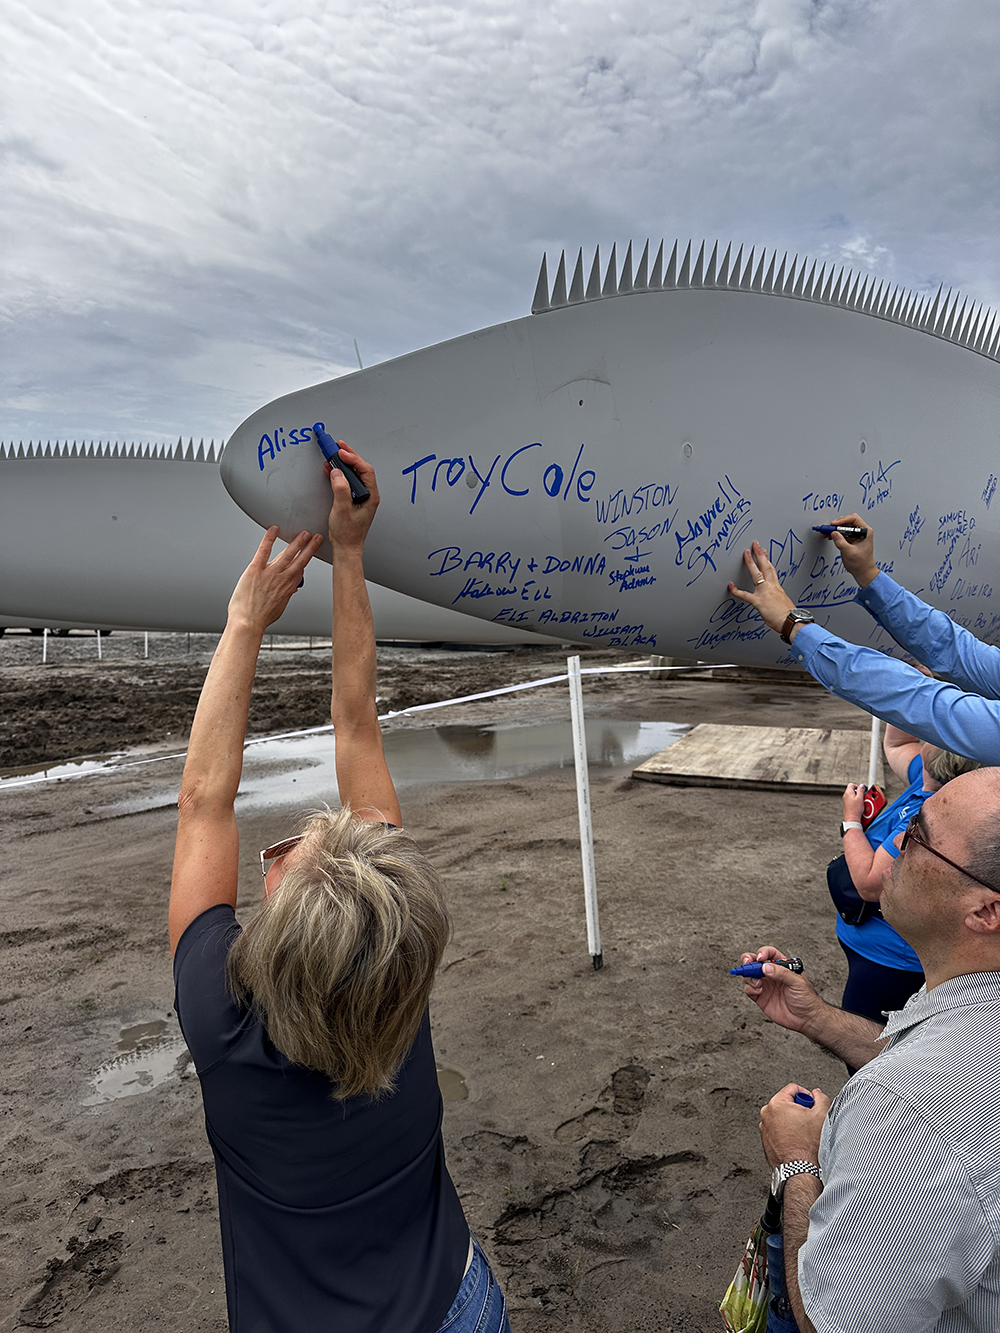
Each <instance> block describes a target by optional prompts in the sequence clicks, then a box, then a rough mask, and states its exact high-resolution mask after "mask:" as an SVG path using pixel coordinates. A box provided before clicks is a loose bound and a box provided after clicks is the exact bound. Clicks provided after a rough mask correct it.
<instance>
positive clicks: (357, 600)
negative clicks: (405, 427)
mask: <svg viewBox="0 0 1000 1333" xmlns="http://www.w3.org/2000/svg"><path fill="white" fill-rule="evenodd" d="M340 452H341V455H342V456H343V459H344V462H345V463H348V464H349V465H350V466H351V467H352V468H353V469H354V471H355V472H356V473H357V474H358V476H359V477H360V478H361V480H362V481H363V482H364V484H365V485H366V486H367V487H368V490H369V492H370V498H369V499H368V500H366V501H365V502H364V503H363V504H354V503H353V502H352V499H351V488H350V486H349V485H348V484H347V479H346V477H345V476H344V474H343V473H342V472H341V471H340V470H339V469H338V468H331V467H330V465H329V464H327V473H328V475H329V477H330V486H331V488H332V490H333V507H332V509H331V510H330V545H331V546H332V547H333V688H332V692H331V698H330V717H331V719H332V720H333V727H334V733H335V736H336V746H337V750H336V758H337V786H338V788H339V790H340V800H341V803H342V804H345V805H346V804H348V803H349V804H350V806H351V809H352V810H353V811H354V812H355V814H357V815H360V816H361V817H362V818H364V819H371V820H381V821H384V822H385V823H386V824H397V825H398V824H399V823H400V822H401V816H400V810H399V799H398V797H397V796H396V788H395V787H394V786H393V781H392V777H391V776H390V774H389V767H388V765H387V764H386V762H385V752H384V750H383V748H382V729H381V727H380V726H379V722H378V708H377V707H376V704H375V626H374V623H373V621H372V609H371V604H370V602H369V600H368V589H367V587H366V586H365V571H364V567H363V563H362V554H363V551H364V545H365V538H366V537H367V535H368V529H369V528H370V527H371V523H372V519H373V518H374V517H375V510H376V509H377V508H378V503H379V494H378V486H377V485H376V482H375V470H374V468H372V466H371V465H370V464H369V463H366V462H365V460H364V459H363V458H360V457H359V456H358V455H357V454H356V453H355V452H354V450H353V449H349V448H348V447H347V445H345V444H341V446H340Z"/></svg>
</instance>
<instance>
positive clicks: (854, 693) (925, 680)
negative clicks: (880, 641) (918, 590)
mask: <svg viewBox="0 0 1000 1333" xmlns="http://www.w3.org/2000/svg"><path fill="white" fill-rule="evenodd" d="M856 600H857V601H859V602H860V603H861V605H862V606H863V607H865V609H866V610H867V611H870V612H871V614H872V615H873V616H874V617H875V619H876V620H877V621H878V622H879V624H880V625H881V626H882V627H883V629H886V630H888V632H889V633H890V634H891V635H892V637H893V638H894V639H895V640H896V642H897V643H898V644H899V645H900V647H901V648H904V649H905V650H906V651H907V652H908V653H912V655H913V656H914V657H915V658H916V659H917V661H918V662H922V663H923V664H924V665H925V666H927V667H929V668H930V669H931V670H932V671H937V672H939V673H940V674H941V675H942V676H947V678H948V681H950V682H952V683H951V684H949V683H947V682H946V681H940V680H931V679H930V677H929V676H925V675H923V674H922V673H921V672H919V671H915V670H914V668H913V667H911V666H909V665H908V664H907V663H906V662H900V661H899V660H898V659H896V658H894V657H887V656H886V655H885V654H884V653H880V652H878V651H877V650H876V649H874V648H862V647H860V646H859V645H858V644H854V643H847V642H846V640H844V639H841V638H838V637H837V635H836V634H831V633H830V631H829V630H825V629H821V628H820V626H819V625H803V626H802V627H801V628H800V629H799V631H798V633H797V634H796V636H795V639H794V641H793V643H792V653H793V655H794V656H795V657H796V658H797V659H798V661H800V662H801V663H802V665H803V666H804V667H805V668H806V670H807V671H809V672H811V673H812V675H814V676H815V677H816V679H817V680H818V681H819V682H820V683H821V684H822V685H825V686H826V688H827V689H828V690H832V691H833V693H834V694H839V695H840V697H841V698H842V699H848V700H850V702H851V703H855V704H858V705H859V706H860V707H861V708H865V709H867V710H868V712H870V713H875V714H876V716H878V717H880V718H882V720H883V721H885V722H892V723H893V724H894V725H895V726H897V727H902V728H903V730H904V731H908V732H909V733H910V734H911V735H913V736H919V737H920V738H921V740H925V741H930V742H932V744H934V745H939V746H941V748H942V749H944V750H951V751H952V752H953V753H954V754H960V755H965V756H966V757H967V758H969V759H978V760H979V762H980V763H981V764H1000V648H993V647H991V646H990V645H989V644H985V643H981V642H980V641H979V639H977V638H976V636H975V635H974V634H970V632H969V631H968V630H967V629H963V628H962V626H961V625H956V624H955V622H954V621H953V620H952V619H951V617H950V616H947V615H945V613H944V612H943V611H936V610H935V609H934V608H933V607H931V606H928V605H927V603H926V602H922V601H921V600H920V598H919V597H915V596H914V595H913V593H911V592H907V591H906V589H905V588H901V587H900V586H899V584H898V583H896V582H894V581H893V580H892V579H891V578H890V577H889V575H888V574H879V575H878V576H877V577H876V578H874V579H872V581H871V583H869V585H868V587H867V588H862V589H860V591H859V592H858V594H857V598H856Z"/></svg>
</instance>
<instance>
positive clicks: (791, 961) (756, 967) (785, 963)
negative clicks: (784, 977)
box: [729, 958, 803, 977]
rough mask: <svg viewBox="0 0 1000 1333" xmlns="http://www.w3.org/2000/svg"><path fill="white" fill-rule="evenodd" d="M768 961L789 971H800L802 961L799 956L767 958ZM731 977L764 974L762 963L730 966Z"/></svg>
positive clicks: (759, 975) (760, 975)
mask: <svg viewBox="0 0 1000 1333" xmlns="http://www.w3.org/2000/svg"><path fill="white" fill-rule="evenodd" d="M767 961H768V962H769V963H774V965H775V966H776V967H787V968H788V970H789V972H801V971H802V970H803V963H802V959H801V958H769V959H768V960H767ZM729 975H730V976H731V977H762V976H763V975H764V964H763V963H756V962H755V963H743V964H742V965H741V966H740V967H731V968H730V969H729Z"/></svg>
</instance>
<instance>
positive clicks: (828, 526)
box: [813, 523, 868, 546]
mask: <svg viewBox="0 0 1000 1333" xmlns="http://www.w3.org/2000/svg"><path fill="white" fill-rule="evenodd" d="M813 532H821V533H822V534H823V536H824V537H832V536H833V534H834V533H835V532H839V533H840V535H841V536H842V537H843V538H844V539H845V540H846V541H849V542H850V543H851V545H852V546H853V545H854V543H855V542H863V541H864V539H865V538H866V537H867V536H868V529H867V528H855V527H852V526H851V525H850V524H849V523H819V524H814V526H813Z"/></svg>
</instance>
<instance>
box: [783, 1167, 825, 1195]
mask: <svg viewBox="0 0 1000 1333" xmlns="http://www.w3.org/2000/svg"><path fill="white" fill-rule="evenodd" d="M802 1175H810V1176H815V1177H816V1179H817V1180H818V1181H819V1182H820V1184H822V1183H823V1172H822V1171H821V1170H820V1168H819V1167H818V1166H817V1165H816V1163H815V1162H806V1161H795V1162H782V1163H781V1165H780V1166H778V1167H775V1169H774V1178H775V1181H776V1184H777V1189H775V1188H774V1187H773V1186H772V1189H771V1192H772V1194H774V1196H775V1197H776V1198H779V1199H780V1198H781V1195H782V1194H783V1192H784V1189H785V1185H786V1183H787V1182H788V1181H789V1180H791V1178H792V1176H802Z"/></svg>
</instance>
